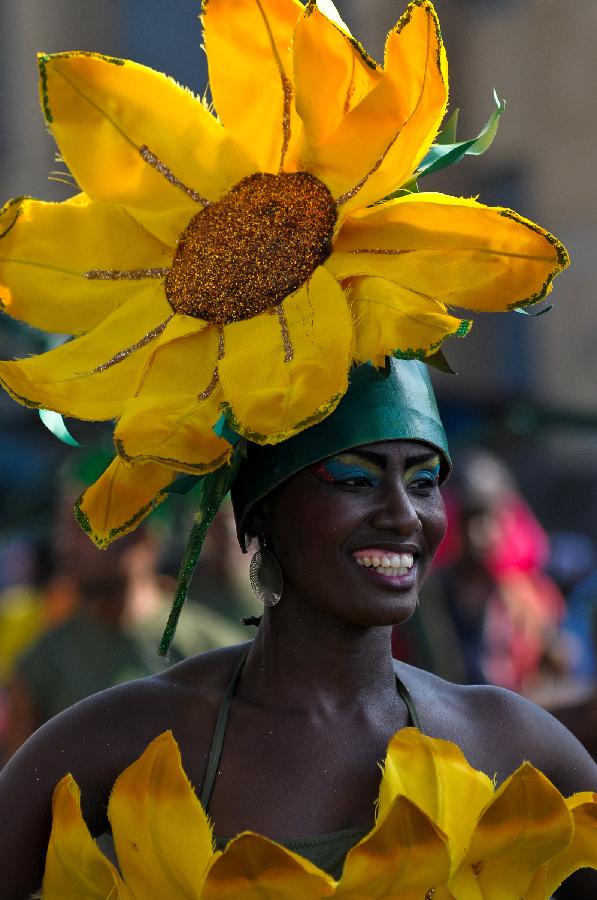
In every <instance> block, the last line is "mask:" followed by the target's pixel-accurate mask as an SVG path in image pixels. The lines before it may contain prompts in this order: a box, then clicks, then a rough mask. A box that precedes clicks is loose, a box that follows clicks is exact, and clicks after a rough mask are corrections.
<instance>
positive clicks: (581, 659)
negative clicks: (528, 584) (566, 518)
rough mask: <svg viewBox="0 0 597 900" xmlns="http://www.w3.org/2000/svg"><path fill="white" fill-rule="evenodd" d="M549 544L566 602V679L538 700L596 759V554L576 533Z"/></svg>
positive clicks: (557, 536) (564, 534) (588, 540)
mask: <svg viewBox="0 0 597 900" xmlns="http://www.w3.org/2000/svg"><path fill="white" fill-rule="evenodd" d="M551 542H552V554H551V558H550V571H551V572H552V574H553V576H554V578H556V580H557V581H558V582H559V583H560V584H561V586H562V589H563V591H564V595H565V597H566V613H565V616H564V621H563V623H562V645H563V649H564V652H565V657H566V662H567V677H566V678H564V679H561V680H560V682H559V683H558V685H557V687H556V689H554V690H552V691H551V693H550V694H548V695H547V696H546V697H545V698H542V697H539V698H538V699H539V701H540V702H541V703H542V705H544V706H545V707H546V708H547V709H549V711H550V712H551V713H552V715H554V716H556V718H558V719H559V720H560V721H561V722H563V723H564V725H566V727H567V728H568V729H569V730H570V731H572V733H573V734H574V735H576V737H577V738H578V739H579V740H580V741H581V742H582V743H583V744H584V745H585V747H586V748H587V750H588V751H589V752H590V753H591V754H592V756H593V758H594V759H597V549H596V547H595V543H594V541H593V540H592V539H591V538H590V537H588V535H585V534H581V533H577V532H567V531H566V532H558V533H556V534H555V535H552V536H551ZM534 699H535V698H534Z"/></svg>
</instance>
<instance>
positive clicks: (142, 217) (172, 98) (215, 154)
mask: <svg viewBox="0 0 597 900" xmlns="http://www.w3.org/2000/svg"><path fill="white" fill-rule="evenodd" d="M39 67H40V79H41V82H40V92H41V101H42V107H43V110H44V113H45V116H46V120H47V122H48V125H49V126H50V128H51V130H52V133H53V135H54V137H55V138H56V141H57V143H58V145H59V147H60V151H61V153H62V156H63V157H64V160H65V162H66V164H67V166H68V168H69V169H70V171H71V172H72V174H73V175H74V177H75V178H76V180H77V182H78V183H79V185H80V186H81V188H82V189H83V190H84V191H85V193H87V194H89V196H90V197H92V198H93V199H94V200H104V201H108V202H113V203H117V204H119V205H122V206H124V207H126V208H127V209H128V211H129V212H130V213H131V214H132V215H133V216H134V217H135V218H136V219H137V220H138V221H139V222H141V223H142V224H143V225H145V226H146V227H147V228H148V229H149V230H150V231H151V232H152V233H153V234H155V235H157V236H158V237H159V238H160V239H161V240H163V241H164V242H165V243H166V244H167V245H168V246H170V247H172V248H174V246H175V243H176V239H177V237H178V235H179V234H180V232H181V231H182V230H183V229H184V228H185V227H186V225H187V224H188V222H189V220H190V218H191V216H193V215H194V214H195V213H196V212H198V211H199V210H200V209H201V208H202V205H201V203H200V202H198V200H199V198H205V199H207V200H216V199H217V198H219V197H221V196H222V195H223V194H225V193H226V192H227V191H228V190H229V189H230V188H231V187H232V186H233V185H234V184H236V183H237V182H238V181H240V180H241V179H242V178H244V177H245V176H246V175H249V174H250V173H251V172H253V171H254V170H255V166H254V163H253V162H252V160H250V159H249V157H248V156H247V155H246V154H245V153H244V152H243V151H242V150H241V149H240V148H239V147H238V146H237V145H236V143H235V142H234V140H233V139H232V138H231V137H230V135H228V134H226V132H225V131H224V129H223V128H222V126H221V125H220V124H219V123H218V122H217V121H216V119H215V118H214V117H213V116H212V115H211V113H210V112H209V111H208V110H207V108H206V107H205V106H204V105H203V104H202V102H201V101H200V100H199V99H198V98H197V97H195V96H194V95H193V94H192V93H191V91H189V90H187V89H186V88H183V87H181V86H180V85H178V84H176V82H175V81H174V80H173V79H171V78H168V77H167V76H166V75H162V74H160V73H159V72H154V71H153V70H152V69H149V68H147V67H146V66H141V65H139V64H138V63H135V62H130V61H128V60H122V59H114V58H112V57H108V56H102V55H100V54H97V53H76V52H73V53H57V54H54V55H51V56H47V55H40V57H39ZM143 148H147V150H146V151H143ZM142 152H144V153H145V157H146V158H144V156H142ZM148 154H151V155H152V156H149V155H148ZM152 157H153V162H151V159H152ZM160 165H161V166H163V167H166V170H167V172H169V173H170V175H171V177H170V178H169V177H167V174H166V173H164V172H163V171H162V172H160V171H158V167H159V166H160ZM174 182H178V183H174ZM195 195H197V196H195ZM146 213H147V215H146Z"/></svg>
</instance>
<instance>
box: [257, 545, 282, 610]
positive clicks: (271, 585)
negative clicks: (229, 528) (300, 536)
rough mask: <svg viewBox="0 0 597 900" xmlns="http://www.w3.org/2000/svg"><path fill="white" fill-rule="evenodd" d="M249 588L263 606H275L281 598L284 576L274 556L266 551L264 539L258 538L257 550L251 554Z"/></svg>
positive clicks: (269, 551)
mask: <svg viewBox="0 0 597 900" xmlns="http://www.w3.org/2000/svg"><path fill="white" fill-rule="evenodd" d="M249 578H250V579H251V587H252V588H253V591H254V592H255V596H256V597H257V599H258V600H261V602H262V603H263V605H264V606H269V607H272V606H276V604H277V603H279V602H280V600H281V598H282V591H283V590H284V576H283V575H282V569H281V568H280V563H279V562H278V560H277V558H276V556H275V555H274V554H273V553H272V551H271V550H269V549H268V547H267V546H266V543H265V538H264V537H263V536H262V535H260V536H259V549H258V550H257V551H256V552H255V553H254V554H253V558H252V560H251V564H250V566H249Z"/></svg>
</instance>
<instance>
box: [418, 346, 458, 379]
mask: <svg viewBox="0 0 597 900" xmlns="http://www.w3.org/2000/svg"><path fill="white" fill-rule="evenodd" d="M423 362H424V363H426V365H428V366H433V368H434V369H439V371H440V372H445V373H446V374H447V375H456V370H455V369H453V368H452V366H451V365H450V363H449V362H448V360H447V359H446V356H445V354H444V353H443V351H442V350H437V351H436V352H435V353H432V355H431V356H426V357H425V359H424V360H423Z"/></svg>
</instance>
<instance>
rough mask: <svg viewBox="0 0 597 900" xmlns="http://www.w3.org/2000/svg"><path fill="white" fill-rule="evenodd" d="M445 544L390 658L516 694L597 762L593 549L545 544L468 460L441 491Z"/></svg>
mask: <svg viewBox="0 0 597 900" xmlns="http://www.w3.org/2000/svg"><path fill="white" fill-rule="evenodd" d="M444 500H445V503H446V509H447V513H448V523H449V525H448V533H447V536H446V539H445V541H444V543H443V544H442V546H441V547H440V551H439V553H438V555H437V557H436V561H435V565H434V570H433V572H432V575H431V577H430V578H429V579H428V581H427V583H426V585H425V587H424V588H423V591H422V592H421V596H420V602H419V607H418V609H417V612H416V613H415V615H414V617H413V618H412V619H411V620H410V622H408V623H407V625H406V626H402V627H400V628H396V629H394V635H393V645H394V655H395V656H397V657H400V658H402V659H405V660H406V661H408V662H411V663H413V664H414V665H418V666H421V667H423V668H426V669H429V670H430V671H433V672H435V673H436V674H439V675H441V676H443V677H445V678H448V679H449V680H451V681H454V682H459V683H463V684H494V685H498V686H500V687H504V688H508V689H509V690H512V691H516V692H518V693H521V694H523V695H525V696H527V697H529V698H530V699H531V700H534V701H535V702H536V703H539V704H540V705H541V706H544V707H545V708H546V709H548V710H549V711H550V712H551V713H552V714H554V715H555V716H556V717H557V718H559V719H561V721H563V722H564V724H565V725H566V726H567V727H568V728H570V730H571V731H572V732H573V733H574V734H576V736H577V737H578V738H579V739H580V740H581V741H582V742H583V743H584V744H585V746H586V747H587V748H588V749H589V751H590V752H591V753H592V754H593V756H594V757H595V758H597V548H596V547H595V544H594V541H593V540H592V539H591V538H590V537H589V536H588V535H586V534H583V533H580V532H571V531H560V532H553V533H551V534H547V533H546V531H545V530H544V529H543V527H542V526H541V524H540V523H539V521H538V520H537V518H536V516H535V514H534V512H533V510H532V509H531V508H530V506H529V504H528V503H527V502H526V500H525V499H524V497H523V496H522V494H521V492H520V490H519V487H518V486H517V485H516V483H515V481H514V478H513V476H512V473H511V472H510V471H509V469H508V467H507V466H506V465H505V463H504V462H503V461H502V460H501V459H499V458H498V457H497V456H496V455H494V454H493V453H491V452H489V451H487V450H481V449H473V448H471V449H469V450H468V451H466V452H463V453H462V454H461V455H460V457H459V460H458V471H457V473H456V474H455V475H454V476H453V478H452V479H451V480H450V481H449V482H448V483H447V485H446V487H445V489H444Z"/></svg>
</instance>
